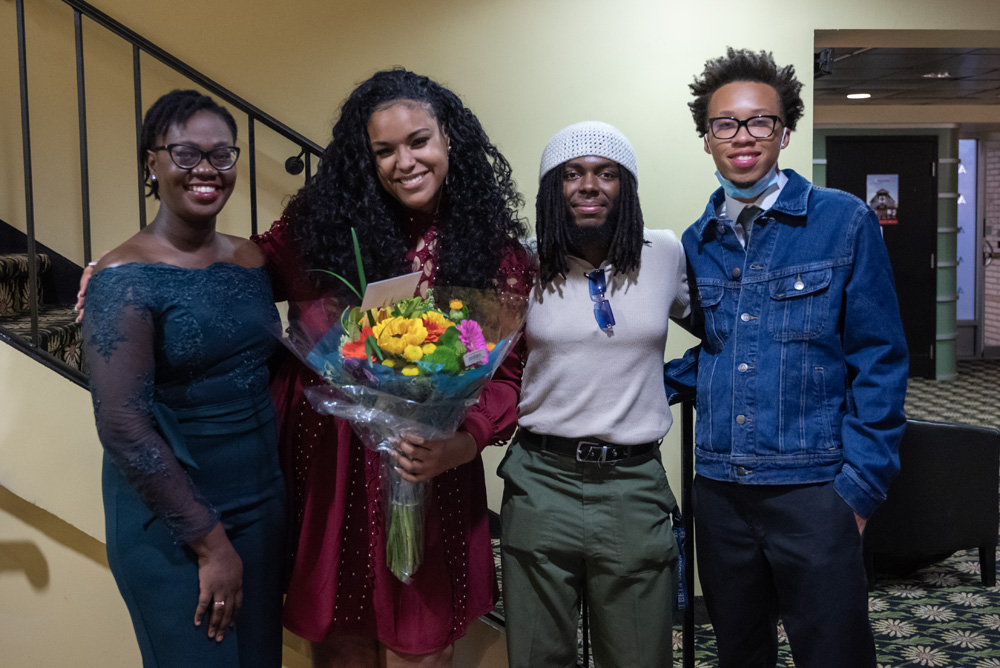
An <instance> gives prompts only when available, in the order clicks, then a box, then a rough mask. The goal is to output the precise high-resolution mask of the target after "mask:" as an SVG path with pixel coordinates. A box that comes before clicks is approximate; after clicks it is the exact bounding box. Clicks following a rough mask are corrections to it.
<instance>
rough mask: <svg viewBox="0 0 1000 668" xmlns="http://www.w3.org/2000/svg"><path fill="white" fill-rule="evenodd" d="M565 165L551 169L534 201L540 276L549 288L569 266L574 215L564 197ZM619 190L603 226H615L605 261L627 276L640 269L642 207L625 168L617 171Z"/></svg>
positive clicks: (642, 240)
mask: <svg viewBox="0 0 1000 668" xmlns="http://www.w3.org/2000/svg"><path fill="white" fill-rule="evenodd" d="M565 171H566V163H562V164H561V165H559V166H558V167H555V168H553V169H550V170H549V171H548V172H547V173H546V174H545V176H543V177H542V181H541V183H540V184H539V186H538V197H537V198H536V199H535V231H536V232H537V235H538V264H539V277H540V278H541V281H542V284H543V285H548V284H549V283H551V282H552V281H553V280H555V278H556V276H562V277H563V278H565V277H566V272H567V271H568V269H569V265H568V264H567V262H566V256H567V255H568V254H569V252H570V226H571V225H574V224H575V222H574V220H573V214H572V212H570V210H569V207H568V206H567V205H566V198H565V196H564V195H563V175H564V173H565ZM619 179H620V187H619V191H618V199H617V200H616V201H615V205H614V209H613V210H612V211H611V212H610V213H609V214H608V216H609V220H608V223H606V224H613V225H614V234H613V236H612V237H611V246H610V248H609V249H608V260H609V261H610V262H611V265H612V266H613V267H614V268H615V271H614V273H616V274H627V273H629V272H631V271H634V270H636V269H638V268H639V262H640V260H641V257H642V247H643V245H645V244H646V243H647V242H646V239H645V237H644V236H643V220H642V208H641V207H640V206H639V188H638V183H637V181H636V178H635V177H634V176H633V175H632V173H631V172H630V171H629V170H627V169H621V170H620V176H619Z"/></svg>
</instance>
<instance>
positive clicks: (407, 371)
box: [403, 364, 420, 376]
mask: <svg viewBox="0 0 1000 668" xmlns="http://www.w3.org/2000/svg"><path fill="white" fill-rule="evenodd" d="M418 373H420V369H418V368H417V365H416V364H407V365H406V366H404V367H403V375H404V376H416V375H417V374H418Z"/></svg>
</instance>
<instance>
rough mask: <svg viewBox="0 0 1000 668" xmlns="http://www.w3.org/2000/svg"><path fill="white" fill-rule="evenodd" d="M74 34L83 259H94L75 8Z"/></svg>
mask: <svg viewBox="0 0 1000 668" xmlns="http://www.w3.org/2000/svg"><path fill="white" fill-rule="evenodd" d="M73 35H74V39H75V41H76V91H77V92H76V107H77V117H78V125H79V126H80V207H81V209H82V212H81V213H82V214H83V261H84V262H85V263H86V262H90V261H91V259H93V249H92V248H91V244H90V241H91V239H90V163H89V154H88V150H87V89H86V83H85V81H84V76H83V17H82V16H81V14H80V10H78V9H75V10H73Z"/></svg>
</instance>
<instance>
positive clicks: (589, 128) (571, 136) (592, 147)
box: [538, 121, 639, 181]
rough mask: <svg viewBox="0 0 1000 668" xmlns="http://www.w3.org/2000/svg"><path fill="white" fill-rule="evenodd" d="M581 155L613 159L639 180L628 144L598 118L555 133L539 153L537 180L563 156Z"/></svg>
mask: <svg viewBox="0 0 1000 668" xmlns="http://www.w3.org/2000/svg"><path fill="white" fill-rule="evenodd" d="M585 155H597V156H600V157H602V158H607V159H608V160H614V161H615V162H617V163H618V164H619V165H621V166H622V167H624V168H625V169H627V170H628V171H630V172H632V176H634V177H635V179H636V181H638V180H639V172H638V170H637V169H636V166H635V151H633V150H632V144H630V143H629V141H628V139H626V138H625V135H623V134H622V133H621V131H620V130H619V129H618V128H616V127H615V126H613V125H608V124H607V123H602V122H601V121H583V122H582V123H574V124H573V125H569V126H567V127H565V128H563V129H562V130H560V131H559V132H557V133H555V135H553V137H552V139H550V140H549V144H548V146H546V147H545V151H544V152H543V153H542V166H541V168H540V169H539V170H538V180H539V181H541V180H542V177H544V176H545V175H546V174H548V173H549V171H551V170H552V169H553V168H555V167H558V166H559V165H561V164H563V163H564V162H566V161H567V160H572V159H573V158H579V157H582V156H585Z"/></svg>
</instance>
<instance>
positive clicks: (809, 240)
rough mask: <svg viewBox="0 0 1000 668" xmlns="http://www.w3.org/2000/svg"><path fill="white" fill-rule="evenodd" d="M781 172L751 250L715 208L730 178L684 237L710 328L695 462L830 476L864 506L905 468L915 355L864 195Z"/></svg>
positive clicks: (700, 312)
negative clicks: (906, 406) (901, 452)
mask: <svg viewBox="0 0 1000 668" xmlns="http://www.w3.org/2000/svg"><path fill="white" fill-rule="evenodd" d="M784 173H785V175H786V176H787V177H788V182H787V183H786V184H785V186H784V188H783V189H782V191H781V193H780V195H779V197H778V199H777V201H776V202H775V204H774V206H773V207H771V209H769V210H767V211H764V212H762V213H761V214H759V215H758V217H757V219H756V220H755V221H754V222H753V224H752V225H751V226H749V228H751V229H748V230H747V232H748V239H747V245H746V249H745V250H744V248H743V247H742V246H741V245H740V242H739V240H738V239H737V237H736V234H735V232H734V231H733V222H732V221H730V220H721V219H719V218H718V216H717V215H716V210H717V208H718V206H719V205H721V204H722V202H723V199H724V197H725V195H724V193H723V191H722V189H719V190H717V191H716V192H715V193H714V194H713V195H712V198H711V200H710V201H709V203H708V206H707V208H706V209H705V213H704V214H703V215H702V217H701V219H699V220H698V221H697V222H696V223H695V224H694V225H692V226H691V227H689V228H688V229H687V231H686V232H684V235H683V244H684V250H685V252H686V253H687V259H688V263H689V272H690V273H691V277H690V283H691V285H692V286H697V299H693V305H694V307H695V310H694V313H693V320H692V324H693V326H694V328H695V330H696V331H698V332H699V333H700V334H702V338H703V341H702V345H701V346H700V351H699V352H698V356H697V411H698V413H697V423H696V428H695V457H696V461H697V468H698V473H699V474H700V475H703V476H705V477H707V478H712V479H715V480H725V481H735V482H738V483H746V484H794V483H812V482H822V481H829V480H833V481H834V487H835V489H836V490H837V492H838V493H839V494H840V496H841V497H842V498H843V499H844V500H845V501H846V502H847V503H848V505H850V506H851V508H853V509H854V511H855V512H856V513H858V515H860V516H862V517H865V518H867V517H868V516H869V515H871V513H872V511H874V510H875V508H876V507H877V506H878V504H879V503H881V502H882V501H883V500H884V499H885V493H886V489H887V488H888V486H889V482H890V481H891V480H892V477H893V476H894V475H895V474H896V472H897V471H898V470H899V456H898V445H899V439H900V437H901V436H902V433H903V428H904V426H905V417H904V414H903V399H904V397H905V394H906V379H907V375H908V357H907V351H906V341H905V338H904V335H903V328H902V324H901V322H900V318H899V307H898V304H897V301H896V292H895V288H894V286H893V278H892V270H891V268H890V266H889V257H888V254H887V252H886V249H885V244H884V243H883V241H882V237H881V234H880V231H879V225H878V219H877V218H876V216H875V214H874V213H873V212H872V210H871V209H869V208H868V207H867V206H866V205H865V204H864V202H862V201H861V200H859V199H857V198H856V197H854V196H852V195H848V194H847V193H843V192H840V191H837V190H830V189H826V188H819V187H816V186H813V185H812V184H811V183H810V182H809V181H807V180H805V179H804V178H802V177H801V176H799V175H798V174H796V173H795V172H793V171H792V170H785V171H784ZM689 359H693V358H691V357H689ZM668 391H669V390H668Z"/></svg>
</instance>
